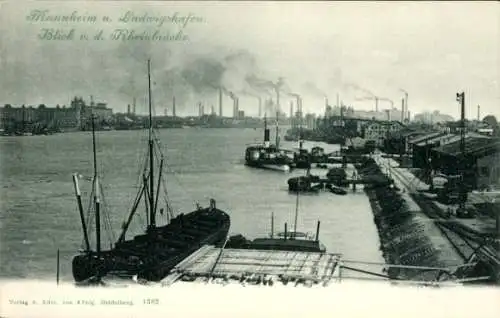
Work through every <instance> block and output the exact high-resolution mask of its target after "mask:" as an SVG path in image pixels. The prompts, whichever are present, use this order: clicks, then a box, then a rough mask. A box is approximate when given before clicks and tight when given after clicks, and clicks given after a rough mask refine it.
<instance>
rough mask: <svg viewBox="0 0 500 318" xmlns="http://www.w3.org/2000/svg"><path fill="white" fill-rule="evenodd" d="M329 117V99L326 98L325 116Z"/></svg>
mask: <svg viewBox="0 0 500 318" xmlns="http://www.w3.org/2000/svg"><path fill="white" fill-rule="evenodd" d="M327 115H328V97H325V116H327Z"/></svg>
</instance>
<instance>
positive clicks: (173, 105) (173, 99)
mask: <svg viewBox="0 0 500 318" xmlns="http://www.w3.org/2000/svg"><path fill="white" fill-rule="evenodd" d="M172 116H173V117H175V116H176V114H175V96H174V97H172Z"/></svg>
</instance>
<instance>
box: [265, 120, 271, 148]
mask: <svg viewBox="0 0 500 318" xmlns="http://www.w3.org/2000/svg"><path fill="white" fill-rule="evenodd" d="M269 136H270V133H269V128H267V117H266V115H264V147H266V148H269V145H270V141H269Z"/></svg>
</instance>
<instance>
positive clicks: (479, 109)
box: [477, 105, 481, 121]
mask: <svg viewBox="0 0 500 318" xmlns="http://www.w3.org/2000/svg"><path fill="white" fill-rule="evenodd" d="M477 121H481V106H479V105H477Z"/></svg>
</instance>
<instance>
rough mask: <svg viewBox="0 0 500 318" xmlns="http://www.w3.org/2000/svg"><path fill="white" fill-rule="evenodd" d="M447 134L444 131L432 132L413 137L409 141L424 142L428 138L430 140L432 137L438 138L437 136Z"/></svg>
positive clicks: (411, 142)
mask: <svg viewBox="0 0 500 318" xmlns="http://www.w3.org/2000/svg"><path fill="white" fill-rule="evenodd" d="M444 135H446V133H444V132H440V131H438V132H430V133H428V134H426V135H423V136H419V137H416V138H413V139H412V140H410V141H409V143H410V144H417V143H419V142H422V141H426V140H429V139H432V138H436V137H439V136H444Z"/></svg>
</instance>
